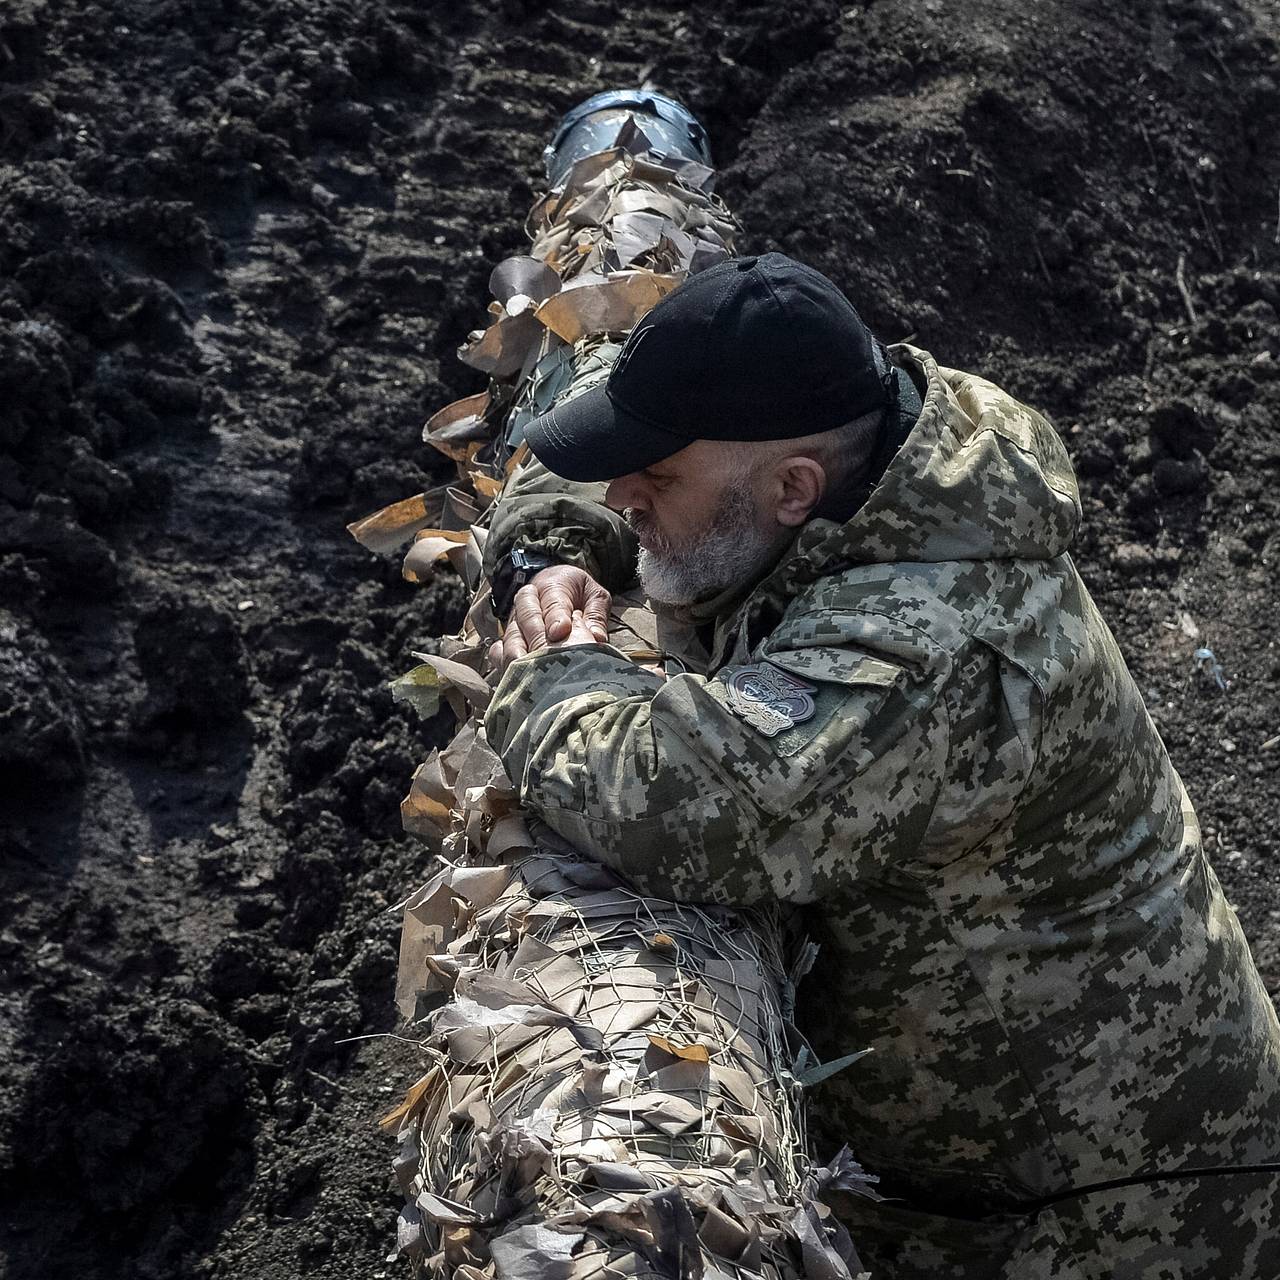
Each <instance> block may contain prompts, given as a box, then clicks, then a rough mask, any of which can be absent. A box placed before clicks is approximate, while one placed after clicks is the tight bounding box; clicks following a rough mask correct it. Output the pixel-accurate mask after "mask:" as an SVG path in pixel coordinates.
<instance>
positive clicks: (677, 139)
mask: <svg viewBox="0 0 1280 1280" xmlns="http://www.w3.org/2000/svg"><path fill="white" fill-rule="evenodd" d="M628 116H632V117H635V118H636V125H637V126H638V127H639V128H641V129H643V130H644V132H645V134H646V135H647V136H648V137H649V138H650V139H651V140H652V141H653V144H654V149H655V150H657V151H660V152H662V153H663V155H666V156H669V157H672V158H675V159H680V160H693V161H696V162H697V163H698V164H704V165H707V166H708V167H710V165H711V148H710V146H709V145H708V144H707V131H706V130H705V129H704V128H703V127H702V125H700V124H699V123H698V121H697V119H696V117H695V116H694V115H693V113H692V112H691V111H689V110H688V109H687V108H686V107H684V106H682V105H681V104H680V103H678V102H677V101H676V100H675V99H674V98H668V97H667V96H666V95H665V94H661V93H653V92H652V91H650V90H648V89H608V90H606V91H605V92H604V93H597V94H595V95H594V96H593V97H590V98H588V99H587V100H586V101H585V102H580V103H579V104H578V105H577V106H576V107H574V108H573V110H572V111H570V112H569V113H568V114H567V115H566V116H565V117H564V119H563V120H561V121H560V124H559V127H558V128H557V129H556V132H555V136H554V137H553V138H552V139H551V141H550V143H548V144H547V148H546V150H545V151H544V152H543V153H542V159H543V164H544V165H545V166H546V170H547V181H548V182H550V184H551V185H552V186H553V187H554V186H555V185H556V183H557V182H559V181H560V179H561V178H563V177H564V176H565V174H567V173H568V172H569V170H570V169H571V168H572V167H573V166H574V164H576V163H577V162H578V161H579V160H581V159H582V158H583V157H584V156H589V155H593V154H594V153H595V152H597V151H604V150H606V149H607V148H608V147H610V146H611V145H612V144H613V141H614V139H615V138H616V137H617V136H618V130H619V129H621V128H622V126H623V125H624V124H625V123H626V120H627V117H628Z"/></svg>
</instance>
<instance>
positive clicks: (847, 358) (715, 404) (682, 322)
mask: <svg viewBox="0 0 1280 1280" xmlns="http://www.w3.org/2000/svg"><path fill="white" fill-rule="evenodd" d="M893 388H894V383H893V366H892V365H891V364H890V363H889V361H888V358H887V357H886V356H885V355H884V351H883V348H882V347H880V345H879V343H878V342H877V341H876V339H875V338H874V337H873V336H872V334H871V331H870V330H869V329H868V328H867V326H866V325H865V324H863V322H862V317H861V316H859V315H858V312H857V310H856V309H855V308H854V306H853V304H852V303H851V302H850V301H849V299H848V298H846V297H845V296H844V294H843V293H841V292H840V290H839V289H837V288H836V286H835V285H834V284H832V283H831V281H830V280H828V279H827V278H826V276H824V275H822V274H821V273H820V272H817V271H815V270H813V268H812V267H806V266H805V265H804V264H803V263H800V262H796V261H795V260H794V259H793V258H788V257H787V256H786V255H785V254H782V253H766V254H763V255H762V256H760V257H758V258H731V259H730V260H729V261H727V262H721V263H718V264H717V265H716V266H714V267H709V268H708V269H707V270H705V271H701V272H699V273H698V274H697V275H695V276H691V277H690V278H689V279H688V280H686V281H684V282H683V283H682V284H681V285H679V286H678V287H677V288H675V289H673V290H672V291H671V292H670V293H669V294H667V296H666V297H665V298H663V299H662V301H661V302H659V303H658V304H657V306H655V307H654V308H653V309H652V310H651V311H650V312H648V314H647V315H645V316H644V317H643V318H642V319H641V321H640V323H639V324H637V325H636V327H635V328H634V329H633V330H632V331H631V334H630V336H629V337H628V338H627V341H626V343H625V344H624V346H623V348H622V350H621V352H620V353H619V354H618V358H617V360H615V361H614V365H613V368H612V369H611V370H610V372H609V377H608V379H607V381H606V382H605V383H604V384H603V385H600V386H596V387H593V388H591V389H590V390H588V391H584V392H582V393H581V394H579V395H577V396H574V397H573V398H572V399H569V400H566V401H563V402H562V403H560V404H558V405H556V406H555V408H553V409H552V410H551V411H550V412H549V413H545V414H543V415H542V416H541V417H539V418H535V419H534V420H533V422H531V423H530V424H529V425H528V427H526V429H525V439H526V440H527V441H528V442H529V447H530V448H531V449H532V450H533V452H534V455H535V456H536V457H537V458H538V460H539V461H540V462H543V463H545V464H546V465H547V466H548V467H549V468H550V469H551V470H552V471H554V472H555V473H556V474H557V475H560V476H563V477H564V478H565V479H566V480H612V479H614V478H616V477H617V476H624V475H629V474H630V473H631V472H633V471H642V470H644V468H645V467H649V466H652V465H653V464H654V463H655V462H660V461H662V459H663V458H669V457H670V456H671V455H672V454H673V453H678V452H679V451H680V450H681V449H683V448H685V447H686V446H687V445H690V444H692V443H693V442H694V441H695V440H735V441H736V440H745V441H758V440H788V439H795V438H797V437H799V436H807V435H812V434H814V433H815V432H819V431H830V430H832V429H834V428H836V427H840V426H843V425H844V424H845V423H847V422H852V421H853V419H855V418H860V417H863V416H865V415H866V414H869V413H872V412H874V411H876V410H887V409H888V407H889V405H890V403H891V402H892V400H893V396H894V390H893Z"/></svg>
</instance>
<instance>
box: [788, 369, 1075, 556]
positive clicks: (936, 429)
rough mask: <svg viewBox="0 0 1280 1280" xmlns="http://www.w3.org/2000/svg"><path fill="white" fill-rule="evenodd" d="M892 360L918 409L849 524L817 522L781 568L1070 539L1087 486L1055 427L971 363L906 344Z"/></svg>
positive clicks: (1047, 545) (1044, 545) (1015, 552)
mask: <svg viewBox="0 0 1280 1280" xmlns="http://www.w3.org/2000/svg"><path fill="white" fill-rule="evenodd" d="M889 353H890V356H891V357H892V359H893V361H894V363H895V364H897V365H898V366H899V368H902V369H904V370H906V371H907V372H908V373H911V374H914V375H916V381H917V384H918V385H922V386H924V388H925V392H924V398H923V406H922V408H921V410H920V417H919V418H918V419H917V421H916V424H915V426H914V427H913V428H912V429H911V432H910V434H909V435H908V436H907V439H906V442H905V443H904V444H903V446H902V448H901V449H900V450H899V451H898V452H897V454H896V455H895V456H894V458H893V461H892V462H890V464H889V466H888V467H887V468H886V470H885V473H884V475H883V476H882V477H881V479H880V483H879V484H878V485H877V486H876V487H875V488H874V489H873V490H872V491H871V494H870V496H869V497H868V498H867V500H866V502H865V503H864V504H863V505H862V506H861V507H860V508H859V509H858V511H857V512H856V513H855V514H854V515H853V516H852V517H851V518H850V519H849V520H848V521H846V522H845V523H844V524H842V525H837V524H834V523H832V522H831V521H828V520H814V521H812V522H811V523H810V524H808V525H806V526H805V527H804V528H803V529H802V530H801V533H800V535H799V537H798V538H797V539H796V541H795V543H793V544H792V554H791V555H790V556H789V557H788V558H787V561H786V564H785V566H783V567H782V568H783V572H784V574H785V576H786V577H789V578H792V579H793V581H801V580H805V579H811V578H812V577H814V576H817V575H819V574H821V573H826V572H830V571H831V569H832V568H834V567H835V566H837V565H840V564H845V565H848V564H877V563H879V564H892V563H900V562H911V561H916V562H933V561H946V560H1006V559H1009V560H1050V559H1053V558H1054V557H1055V556H1059V555H1061V554H1062V553H1063V552H1064V551H1066V549H1067V548H1068V547H1069V546H1070V545H1071V542H1072V539H1073V538H1074V537H1075V533H1076V529H1077V527H1078V526H1079V523H1080V495H1079V490H1078V488H1077V486H1076V479H1075V474H1074V472H1073V471H1072V469H1071V461H1070V459H1069V458H1068V457H1067V451H1066V447H1065V446H1064V445H1063V443H1062V440H1061V439H1060V438H1059V436H1058V433H1057V432H1056V431H1054V429H1053V428H1052V427H1051V426H1050V425H1049V424H1048V422H1046V421H1045V419H1044V418H1043V417H1041V416H1040V414H1038V413H1036V412H1035V410H1034V409H1029V408H1028V407H1027V406H1026V405H1024V404H1021V403H1019V402H1018V401H1017V400H1015V399H1014V398H1013V397H1012V396H1010V395H1009V394H1007V393H1006V392H1004V391H1002V390H1001V389H1000V388H999V387H997V386H995V385H994V384H993V383H990V382H988V381H986V379H985V378H979V377H977V376H975V375H974V374H971V373H961V372H958V371H957V370H954V369H944V368H941V367H940V366H939V365H938V363H937V362H936V361H935V360H934V358H933V357H932V356H931V355H929V353H928V352H927V351H921V350H920V349H918V348H916V347H911V346H907V345H905V344H901V345H898V346H894V347H891V348H890V349H889Z"/></svg>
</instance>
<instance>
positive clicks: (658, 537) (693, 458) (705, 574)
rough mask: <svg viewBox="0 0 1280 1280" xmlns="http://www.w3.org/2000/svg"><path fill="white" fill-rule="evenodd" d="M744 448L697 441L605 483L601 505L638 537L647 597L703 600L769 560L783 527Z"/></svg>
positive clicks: (744, 578) (748, 576)
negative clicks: (620, 517)
mask: <svg viewBox="0 0 1280 1280" xmlns="http://www.w3.org/2000/svg"><path fill="white" fill-rule="evenodd" d="M749 448H750V446H739V447H736V448H735V447H734V446H726V445H724V444H721V443H718V442H715V441H709V440H698V441H695V442H694V443H693V444H691V445H689V446H688V447H687V448H685V449H682V450H681V451H680V452H679V453H676V454H672V456H671V457H669V458H665V459H663V460H662V461H661V462H657V463H654V465H653V466H651V467H646V468H645V470H643V471H635V472H632V473H631V474H630V475H625V476H620V477H619V478H618V479H617V480H614V481H613V482H612V483H611V484H610V485H609V489H608V492H607V493H606V495H605V501H606V502H607V503H608V504H609V506H611V507H612V508H613V509H614V510H616V511H623V512H625V513H626V517H627V521H628V523H629V524H630V525H631V527H632V528H633V529H634V530H635V531H636V536H637V537H638V538H639V540H640V548H641V551H640V583H641V585H642V586H643V587H644V589H645V591H646V592H647V594H648V595H649V596H650V597H651V598H652V599H654V600H660V601H663V602H665V603H668V604H691V603H693V602H694V601H697V600H705V599H708V598H710V597H711V596H715V595H718V594H719V593H720V592H722V591H724V590H726V589H727V588H729V587H731V586H735V585H737V584H739V583H745V582H747V581H749V580H750V579H751V578H753V577H755V576H756V574H757V573H759V571H760V570H761V569H763V568H764V567H765V565H766V564H767V563H768V561H769V559H770V558H771V556H772V555H773V553H774V552H775V550H776V548H777V546H778V540H779V535H780V534H783V535H785V534H786V530H784V529H782V528H781V526H779V524H778V522H777V520H776V519H774V518H773V515H772V512H771V511H770V510H769V507H768V503H767V501H766V500H765V496H764V493H763V492H762V491H761V490H762V486H760V485H758V484H757V483H756V478H755V477H754V475H753V472H752V468H751V466H750V462H749V459H748V457H747V451H748V450H749Z"/></svg>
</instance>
